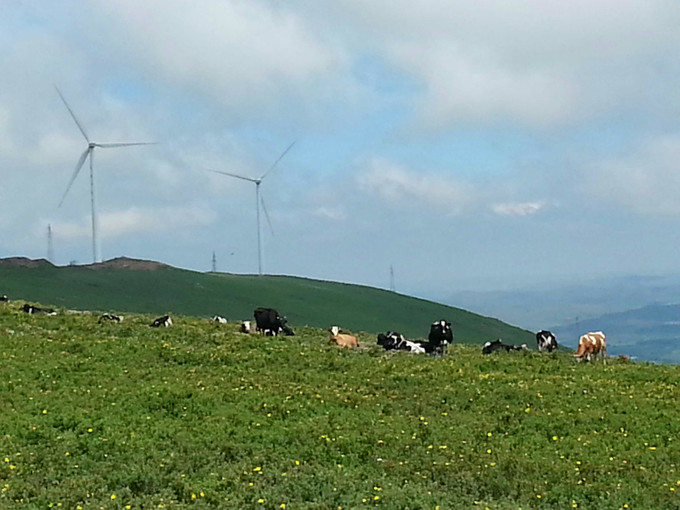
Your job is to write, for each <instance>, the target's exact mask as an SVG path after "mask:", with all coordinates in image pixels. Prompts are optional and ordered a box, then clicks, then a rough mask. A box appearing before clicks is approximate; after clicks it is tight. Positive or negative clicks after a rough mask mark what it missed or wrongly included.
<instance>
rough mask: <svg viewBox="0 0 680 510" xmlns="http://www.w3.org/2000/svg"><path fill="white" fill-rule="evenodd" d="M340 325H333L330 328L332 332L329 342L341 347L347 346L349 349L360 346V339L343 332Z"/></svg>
mask: <svg viewBox="0 0 680 510" xmlns="http://www.w3.org/2000/svg"><path fill="white" fill-rule="evenodd" d="M341 331H342V330H341V329H340V328H339V327H338V326H333V327H332V328H330V329H329V330H328V332H329V333H330V334H331V337H330V340H329V342H330V343H332V344H335V345H338V346H340V347H347V348H348V349H351V348H354V347H359V340H357V337H355V336H354V335H350V334H349V333H344V332H341Z"/></svg>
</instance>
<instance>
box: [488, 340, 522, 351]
mask: <svg viewBox="0 0 680 510" xmlns="http://www.w3.org/2000/svg"><path fill="white" fill-rule="evenodd" d="M526 348H527V346H526V344H522V345H521V346H520V345H508V344H504V343H503V341H502V340H501V339H500V338H499V339H498V340H494V341H493V342H487V343H485V344H484V347H482V354H491V353H492V352H496V351H503V350H505V351H506V352H510V351H524V350H526Z"/></svg>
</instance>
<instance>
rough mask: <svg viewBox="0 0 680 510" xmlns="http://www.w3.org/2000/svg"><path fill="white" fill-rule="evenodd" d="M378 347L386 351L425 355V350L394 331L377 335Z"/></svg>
mask: <svg viewBox="0 0 680 510" xmlns="http://www.w3.org/2000/svg"><path fill="white" fill-rule="evenodd" d="M378 345H382V347H383V348H384V349H385V350H386V351H406V352H412V353H414V354H425V348H424V347H423V346H422V345H420V344H419V343H416V342H411V341H410V340H406V339H405V338H404V335H402V334H401V333H397V332H396V331H388V332H387V334H383V333H380V334H379V335H378Z"/></svg>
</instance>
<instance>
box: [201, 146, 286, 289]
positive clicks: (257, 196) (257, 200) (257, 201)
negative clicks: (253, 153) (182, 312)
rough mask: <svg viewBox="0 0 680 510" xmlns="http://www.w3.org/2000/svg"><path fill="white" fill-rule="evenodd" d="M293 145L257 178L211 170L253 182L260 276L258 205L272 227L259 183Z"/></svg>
mask: <svg viewBox="0 0 680 510" xmlns="http://www.w3.org/2000/svg"><path fill="white" fill-rule="evenodd" d="M293 145H295V142H293V143H291V144H290V145H289V146H288V148H287V149H286V150H285V151H283V153H281V155H280V156H279V157H278V159H277V160H276V161H274V163H273V164H272V166H270V167H269V169H268V170H267V171H266V172H265V173H263V174H262V176H261V177H259V178H257V179H255V178H253V177H245V176H243V175H237V174H231V173H229V172H220V171H219V170H213V172H215V173H218V174H222V175H228V176H229V177H235V178H236V179H242V180H244V181H249V182H253V183H255V211H256V216H257V271H258V274H259V275H260V276H262V234H261V233H260V205H262V210H263V211H264V215H265V217H266V218H267V223H269V228H270V229H271V228H272V223H271V221H270V220H269V214H268V213H267V208H266V207H265V206H264V200H263V199H262V198H261V197H260V184H262V181H263V180H264V178H265V177H267V175H269V172H271V171H272V170H274V167H275V166H276V165H277V164H278V162H279V161H281V160H282V159H283V157H284V156H285V155H286V153H287V152H288V151H289V150H290V149H292V148H293ZM272 232H273V230H272Z"/></svg>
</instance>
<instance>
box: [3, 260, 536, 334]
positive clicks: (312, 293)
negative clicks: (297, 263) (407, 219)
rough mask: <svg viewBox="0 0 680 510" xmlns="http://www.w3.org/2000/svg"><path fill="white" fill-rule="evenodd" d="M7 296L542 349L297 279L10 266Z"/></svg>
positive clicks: (465, 322) (393, 296)
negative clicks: (261, 310) (256, 313)
mask: <svg viewBox="0 0 680 510" xmlns="http://www.w3.org/2000/svg"><path fill="white" fill-rule="evenodd" d="M1 262H2V261H0V294H7V295H8V296H9V298H10V299H25V300H27V301H31V302H34V301H38V302H42V303H52V304H53V305H57V306H62V307H66V308H72V309H79V310H102V311H118V312H142V313H154V314H165V313H168V312H170V313H174V314H185V315H191V316H194V317H211V316H212V315H221V316H223V317H226V318H228V319H230V320H233V321H236V320H241V319H252V318H253V310H254V309H255V308H257V307H260V306H263V307H269V308H276V309H277V310H278V311H279V312H280V313H282V314H284V315H286V316H287V317H288V320H289V322H290V324H291V325H292V326H293V327H296V326H302V325H307V326H314V327H320V328H328V327H329V326H330V325H332V324H339V325H341V326H342V327H345V328H350V329H354V330H357V331H370V332H373V333H378V332H381V331H382V332H384V331H386V330H388V329H391V330H396V331H399V332H400V333H403V334H404V335H406V336H407V337H414V338H426V337H427V334H428V332H429V327H430V324H431V323H432V322H433V321H435V320H440V319H446V320H449V321H451V322H452V323H453V326H454V329H455V331H456V334H457V341H459V342H472V343H484V342H486V341H487V340H493V339H496V338H502V339H503V340H505V341H507V342H510V343H516V344H523V343H530V342H534V343H535V339H534V337H533V335H532V334H531V333H530V332H528V331H525V330H522V329H520V328H516V327H513V326H510V325H508V324H505V323H503V322H501V321H499V320H497V319H493V318H489V317H483V316H481V315H477V314H474V313H470V312H467V311H465V310H461V309H459V308H454V307H450V306H446V305H442V304H439V303H434V302H432V301H427V300H424V299H417V298H413V297H410V296H405V295H403V294H397V293H394V292H389V291H386V290H381V289H376V288H372V287H365V286H361V285H350V284H344V283H337V282H328V281H321V280H311V279H307V278H296V277H290V276H252V275H233V274H226V273H199V272H196V271H186V270H182V269H176V268H172V267H168V266H163V267H161V268H159V269H157V270H155V271H143V270H132V269H114V268H102V267H100V268H99V269H93V268H92V266H68V267H55V266H52V265H51V264H49V263H44V264H42V265H38V266H37V267H33V268H29V267H16V266H12V265H3V264H2V263H1Z"/></svg>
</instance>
